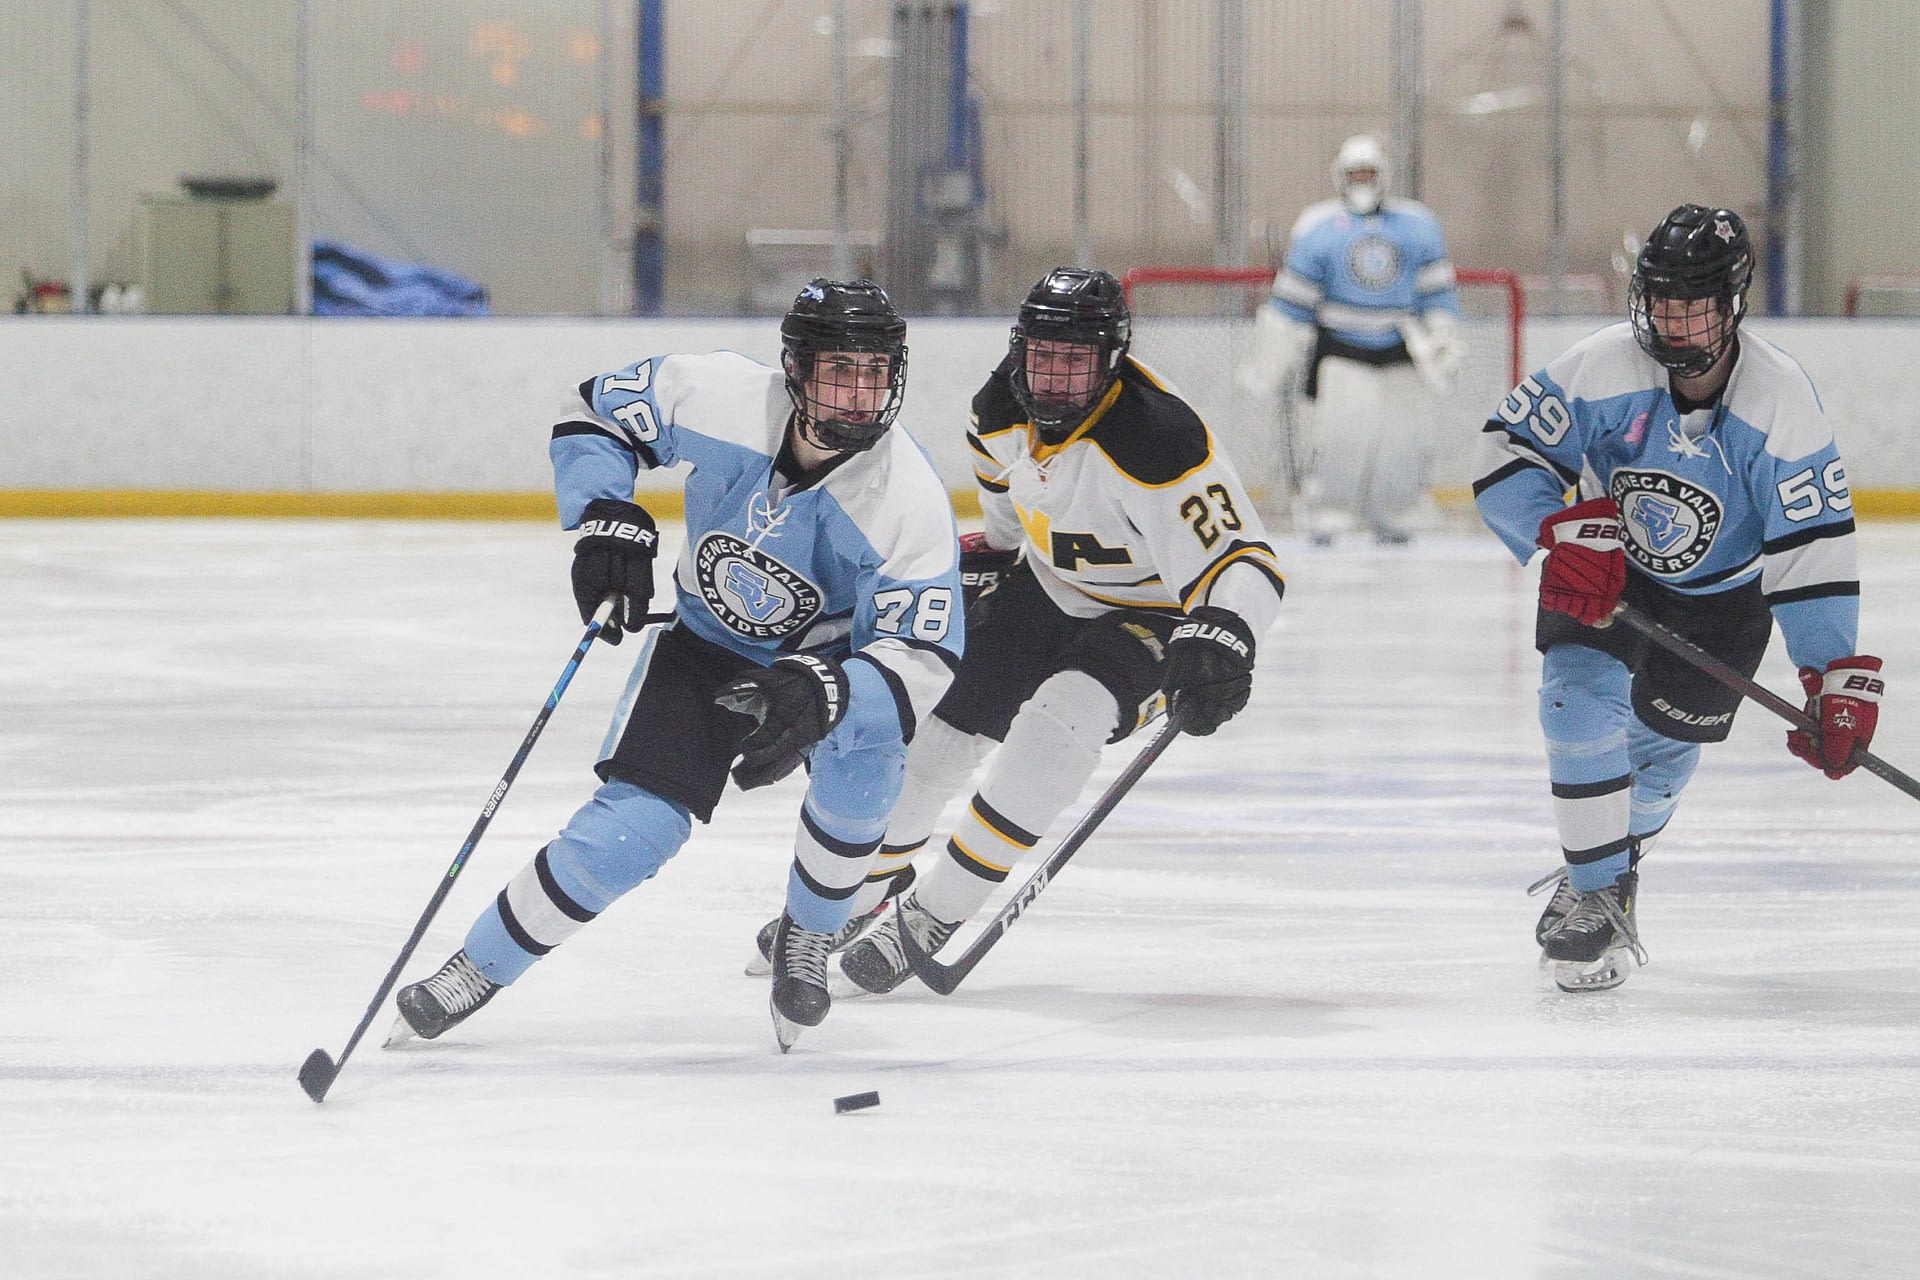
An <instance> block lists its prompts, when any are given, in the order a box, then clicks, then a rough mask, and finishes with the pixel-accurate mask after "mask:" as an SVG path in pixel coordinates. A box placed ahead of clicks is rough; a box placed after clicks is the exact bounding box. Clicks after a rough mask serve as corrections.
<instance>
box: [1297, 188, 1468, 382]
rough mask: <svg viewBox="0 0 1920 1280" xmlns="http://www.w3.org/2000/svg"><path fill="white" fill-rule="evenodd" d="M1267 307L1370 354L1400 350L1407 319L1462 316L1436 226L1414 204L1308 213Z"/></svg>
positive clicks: (1326, 203)
mask: <svg viewBox="0 0 1920 1280" xmlns="http://www.w3.org/2000/svg"><path fill="white" fill-rule="evenodd" d="M1272 305H1273V306H1274V307H1275V308H1277V309H1278V310H1279V311H1280V313H1281V314H1282V315H1284V316H1286V317H1287V318H1288V319H1290V320H1298V321H1302V322H1304V323H1307V324H1318V325H1319V326H1321V327H1322V328H1325V329H1328V330H1331V331H1332V333H1333V336H1334V337H1335V338H1337V339H1339V340H1340V341H1342V342H1345V343H1348V344H1350V345H1352V346H1356V347H1361V348H1364V349H1366V350H1369V351H1380V350H1384V349H1385V348H1387V347H1391V346H1393V345H1394V344H1395V343H1397V342H1399V341H1400V323H1401V321H1403V320H1406V319H1408V318H1410V317H1413V316H1423V315H1425V314H1426V313H1427V312H1429V311H1432V310H1436V309H1437V310H1441V311H1447V312H1451V313H1453V314H1454V315H1458V314H1459V313H1460V298H1459V295H1458V294H1457V293H1456V292H1455V291H1454V287H1453V263H1452V262H1450V261H1449V260H1448V258H1447V242H1446V238H1445V237H1444V236H1443V235H1442V234H1441V233H1440V221H1439V219H1437V218H1435V217H1434V216H1433V213H1432V211H1431V210H1429V209H1428V208H1427V207H1426V206H1425V205H1423V204H1421V203H1420V202H1419V201H1417V200H1388V201H1387V202H1386V203H1385V204H1383V205H1382V206H1381V207H1380V210H1379V211H1378V212H1377V213H1370V214H1357V213H1354V212H1353V211H1352V210H1350V209H1348V208H1347V206H1346V205H1345V204H1343V203H1341V202H1340V201H1339V200H1323V201H1321V202H1320V203H1319V204H1315V205H1309V206H1308V207H1307V209H1306V210H1305V212H1303V213H1302V214H1301V215H1300V217H1299V219H1298V220H1297V221H1296V222H1295V223H1294V224H1293V234H1292V236H1291V238H1290V239H1289V240H1288V242H1287V262H1286V265H1285V266H1284V267H1282V268H1281V270H1280V273H1279V274H1278V275H1276V276H1275V277H1274V278H1273V298H1272Z"/></svg>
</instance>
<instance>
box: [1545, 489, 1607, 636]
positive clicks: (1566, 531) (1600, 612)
mask: <svg viewBox="0 0 1920 1280" xmlns="http://www.w3.org/2000/svg"><path fill="white" fill-rule="evenodd" d="M1625 538H1626V530H1625V529H1624V528H1623V527H1622V526H1621V524H1620V508H1619V506H1618V505H1617V504H1616V503H1615V502H1614V500H1613V499H1612V498H1589V499H1588V500H1587V501H1585V502H1576V503H1575V504H1574V505H1572V506H1571V507H1568V508H1567V509H1566V510H1564V511H1556V512H1554V513H1553V514H1552V515H1550V516H1548V517H1547V518H1546V519H1545V520H1542V521H1541V522H1540V536H1539V537H1538V538H1536V539H1534V542H1535V543H1536V545H1538V546H1542V547H1545V548H1546V551H1547V562H1546V564H1544V565H1542V566H1541V568H1540V604H1541V607H1543V608H1547V609H1551V610H1553V611H1554V612H1555V613H1564V614H1567V615H1568V616H1570V617H1572V618H1573V619H1574V620H1575V621H1577V622H1579V623H1580V624H1581V625H1582V626H1587V627H1597V626H1599V625H1601V624H1602V623H1604V622H1605V621H1606V620H1607V619H1608V618H1609V617H1610V616H1611V615H1612V613H1613V609H1614V606H1615V605H1617V604H1619V603H1620V592H1621V591H1622V590H1624V589H1625V588H1626V585H1627V554H1626V552H1625V551H1624V550H1622V545H1623V543H1624V541H1625Z"/></svg>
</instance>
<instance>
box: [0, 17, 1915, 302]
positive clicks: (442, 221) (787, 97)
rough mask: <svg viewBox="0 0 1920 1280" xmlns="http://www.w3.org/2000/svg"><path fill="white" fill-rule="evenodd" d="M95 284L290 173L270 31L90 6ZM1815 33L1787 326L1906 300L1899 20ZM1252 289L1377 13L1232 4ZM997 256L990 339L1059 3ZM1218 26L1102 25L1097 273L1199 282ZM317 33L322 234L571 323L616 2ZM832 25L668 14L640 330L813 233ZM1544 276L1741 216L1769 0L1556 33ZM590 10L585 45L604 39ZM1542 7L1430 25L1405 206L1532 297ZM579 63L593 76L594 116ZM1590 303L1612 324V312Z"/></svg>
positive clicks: (64, 266) (1060, 176) (588, 226)
mask: <svg viewBox="0 0 1920 1280" xmlns="http://www.w3.org/2000/svg"><path fill="white" fill-rule="evenodd" d="M75 3H76V0H37V2H36V3H33V4H17V5H8V6H5V7H4V8H3V9H0V104H3V105H4V106H5V108H6V111H7V118H8V120H9V122H10V126H11V127H10V133H9V139H8V146H7V147H6V148H5V149H4V151H0V270H6V271H11V272H18V271H20V270H23V269H24V270H26V271H29V272H32V273H34V274H36V275H40V276H54V277H64V276H65V275H66V273H67V270H68V265H69V260H70V236H69V225H68V223H69V217H68V206H69V191H68V180H69V171H70V163H69V158H70V156H71V154H72V151H73V137H72V128H71V99H72V31H73V12H74V7H75ZM90 3H91V12H92V23H91V27H92V48H93V76H92V99H93V101H92V108H93V116H92V121H93V123H92V127H91V129H90V130H89V141H90V148H91V166H90V172H91V175H92V199H91V203H90V210H89V217H88V228H89V240H90V244H91V250H92V256H93V260H94V261H93V267H92V271H91V277H92V279H93V280H94V281H95V282H96V283H97V282H100V281H105V280H111V279H116V278H126V277H129V276H131V275H132V274H133V273H135V272H136V271H137V265H138V264H137V261H136V250H137V244H136V241H135V236H134V226H135V219H134V210H135V207H136V204H137V197H138V196H139V195H140V194H141V193H143V192H157V191H168V190H172V189H173V187H174V183H175V180H176V179H177V178H178V177H179V176H180V175H182V174H185V173H193V172H252V173H264V174H266V175H268V176H273V177H277V178H280V179H281V180H282V181H285V180H286V179H287V178H288V177H289V176H290V173H291V169H292V162H291V155H292V138H293V132H292V119H293V113H294V91H293V66H294V36H293V30H294V16H295V14H296V12H297V7H296V5H295V4H294V3H293V2H292V0H245V2H242V0H90ZM1803 3H1804V5H1805V7H1806V8H1807V9H1808V10H1809V12H1810V14H1812V16H1813V17H1814V18H1815V19H1816V20H1817V21H1818V22H1820V23H1824V24H1825V26H1824V27H1823V30H1826V31H1827V32H1828V33H1829V44H1828V48H1827V53H1826V54H1825V56H1824V60H1823V61H1821V62H1820V63H1819V65H1818V66H1817V67H1816V68H1814V75H1815V76H1816V78H1819V77H1824V78H1825V83H1826V84H1827V86H1828V88H1827V91H1826V93H1827V97H1826V102H1825V108H1824V111H1823V112H1816V113H1815V118H1816V119H1817V120H1820V121H1825V122H1826V128H1825V131H1824V132H1822V133H1821V135H1820V137H1819V139H1817V141H1821V142H1823V143H1826V144H1829V145H1830V146H1831V154H1829V155H1827V156H1825V157H1823V158H1822V160H1823V163H1824V165H1825V169H1824V170H1822V172H1825V173H1826V174H1827V175H1828V180H1827V182H1826V184H1825V186H1824V187H1823V188H1821V189H1820V190H1818V191H1814V192H1812V193H1810V194H1811V195H1813V196H1814V197H1815V201H1814V203H1813V204H1812V205H1810V210H1809V211H1810V214H1813V215H1816V217H1817V218H1820V219H1824V222H1822V223H1821V224H1820V226H1819V227H1818V228H1816V234H1815V235H1814V237H1813V239H1812V240H1811V241H1810V244H1809V251H1810V262H1811V264H1812V266H1813V268H1814V270H1815V272H1816V277H1817V278H1814V279H1812V280H1810V288H1809V290H1808V298H1809V302H1810V303H1812V304H1814V305H1824V306H1826V307H1827V308H1829V309H1831V308H1833V307H1836V306H1837V305H1838V298H1839V292H1840V290H1841V288H1843V286H1844V281H1845V278H1846V277H1847V276H1848V275H1849V274H1852V273H1856V272H1859V271H1867V270H1874V271H1898V270H1907V271H1913V270H1920V254H1916V251H1915V249H1914V247H1913V246H1914V238H1913V237H1912V236H1910V235H1905V234H1904V233H1902V234H1899V235H1893V236H1889V235H1888V234H1887V233H1886V232H1885V231H1884V230H1883V222H1882V218H1881V214H1882V211H1885V210H1904V209H1906V208H1908V207H1911V205H1912V203H1913V201H1912V196H1913V194H1914V187H1915V186H1916V174H1920V141H1916V138H1915V136H1914V132H1913V130H1912V128H1911V125H1910V122H1911V121H1912V120H1913V119H1914V118H1915V110H1914V108H1915V106H1916V105H1920V104H1916V102H1915V95H1916V92H1917V91H1916V89H1915V88H1914V86H1915V83H1916V79H1917V77H1916V75H1915V71H1916V67H1915V53H1914V50H1915V48H1916V46H1917V45H1920V11H1916V10H1915V8H1914V7H1913V6H1912V5H1911V4H1907V3H1903V2H1899V0H1878V2H1875V3H1864V2H1863V3H1855V4H1845V5H1841V4H1833V3H1830V0H1803ZM893 7H894V6H893V4H892V3H891V2H890V0H848V4H847V8H848V11H849V14H850V25H851V27H852V35H853V39H852V48H853V67H852V99H853V104H854V109H855V116H856V119H855V127H854V130H853V164H852V170H851V194H852V199H853V207H854V217H853V224H854V227H855V229H856V230H863V229H864V230H868V231H875V232H877V231H878V230H879V229H880V228H881V226H882V224H883V223H884V196H885V184H886V182H887V180H888V177H889V175H888V174H887V173H886V171H885V170H886V160H885V158H886V154H887V150H886V121H887V93H888V79H889V69H890V57H889V55H890V53H891V45H890V34H891V26H892V18H893ZM1239 7H1240V8H1241V9H1242V10H1243V12H1244V13H1245V23H1246V34H1245V40H1244V44H1245V51H1246V63H1247V80H1246V94H1247V114H1248V146H1247V169H1246V172H1245V175H1244V184H1245V193H1246V209H1247V212H1248V215H1249V225H1248V227H1247V233H1248V236H1249V241H1248V256H1249V257H1250V258H1251V259H1252V260H1254V261H1261V260H1263V259H1264V258H1265V256H1266V253H1267V245H1266V235H1265V233H1266V232H1267V231H1268V229H1269V228H1271V229H1272V232H1273V235H1274V237H1275V238H1276V239H1277V238H1280V237H1283V236H1284V232H1285V228H1286V227H1287V225H1289V224H1290V223H1291V221H1292V219H1293V217H1294V216H1295V215H1296V214H1297V213H1298V211H1299V210H1300V209H1301V208H1302V207H1303V206H1304V205H1306V204H1307V203H1309V202H1311V201H1313V200H1316V199H1320V198H1323V197H1324V196H1326V195H1327V194H1329V186H1328V179H1327V164H1328V161H1329V159H1330V157H1331V155H1332V153H1333V151H1334V149H1335V148H1336V147H1337V145H1338V144H1339V142H1340V140H1341V139H1342V138H1343V137H1345V136H1346V135H1347V134H1349V133H1351V132H1354V131H1357V130H1360V129H1375V130H1384V129H1385V128H1386V127H1387V125H1388V124H1389V122H1390V119H1391V110H1392V99H1393V86H1392V84H1391V82H1390V75H1391V67H1392V50H1391V47H1390V38H1389V33H1390V29H1391V19H1392V13H1393V5H1392V3H1390V0H1352V2H1347V3H1329V2H1327V0H1311V2H1309V0H1242V3H1241V4H1240V6H1239ZM969 8H970V13H971V27H970V35H971V42H972V66H973V70H974V86H973V88H974V93H975V95H976V101H977V105H978V108H979V112H980V119H981V125H982V129H983V135H984V160H985V177H986V186H987V198H986V203H985V207H984V209H983V211H982V212H983V213H984V215H985V217H986V219H987V221H988V225H989V227H990V228H991V230H992V231H993V232H994V233H995V235H994V239H993V243H992V245H991V247H990V249H989V252H988V257H987V262H988V266H987V272H986V276H987V288H986V290H985V292H986V295H987V299H988V304H989V306H993V305H995V304H996V303H998V304H1001V305H1010V304H1011V300H1012V299H1014V298H1016V297H1017V296H1018V295H1019V293H1020V292H1021V291H1022V290H1023V289H1024V288H1025V286H1026V284H1027V283H1029V282H1030V281H1031V279H1032V278H1033V277H1034V276H1036V275H1037V274H1038V273H1039V271H1040V270H1041V269H1043V268H1044V267H1045V266H1047V265H1049V264H1051V263H1053V262H1056V261H1062V260H1066V259H1067V258H1070V257H1071V255H1072V252H1073V246H1074V232H1075V228H1074V224H1073V211H1072V200H1071V179H1072V163H1073V145H1072V144H1073V120H1072V110H1071V103H1072V80H1071V65H1072V15H1073V0H973V2H972V3H971V5H970V6H969ZM1218 8H1219V6H1218V5H1217V4H1216V3H1215V2H1214V0H1095V3H1094V6H1093V9H1094V16H1095V22H1094V32H1093V41H1094V46H1093V65H1092V74H1091V78H1090V89H1091V103H1092V122H1091V143H1092V147H1091V154H1092V166H1091V175H1090V177H1091V189H1092V209H1093V214H1092V223H1093V225H1092V231H1093V243H1094V246H1095V250H1096V254H1097V256H1098V258H1099V259H1100V261H1102V262H1103V263H1105V264H1108V265H1111V266H1113V267H1114V268H1116V269H1124V268H1125V267H1128V266H1132V265H1136V264H1138V263H1142V262H1149V261H1157V262H1180V261H1185V262H1204V261H1210V260H1211V259H1212V257H1213V254H1214V228H1213V222H1212V201H1213V198H1214V189H1215V175H1216V155H1215V114H1214V102H1213V99H1214V90H1213V83H1214V74H1213V69H1212V66H1213V62H1212V60H1213V41H1214V25H1215V14H1216V11H1217V9H1218ZM311 9H312V13H313V19H314V21H313V60H312V66H313V75H314V85H315V94H314V119H315V129H316V143H317V150H316V161H317V167H316V171H315V174H314V178H315V183H314V195H315V215H316V216H315V223H314V231H315V233H316V234H320V235H325V236H333V237H339V238H344V239H347V240H349V241H353V242H355V243H359V244H362V245H363V246H364V247H366V248H368V249H371V250H373V251H375V252H379V253H386V254H394V255H398V256H403V257H418V258H424V259H426V260H430V261H433V262H436V263H439V264H441V265H444V266H448V267H451V268H453V269H455V270H459V271H462V272H464V273H466V274H469V275H473V276H476V277H478V278H480V279H481V280H482V281H483V282H485V283H486V284H487V285H488V287H489V288H490V289H491V290H492V292H493V295H494V299H495V303H496V306H497V307H498V309H500V310H502V311H506V312H518V313H531V312H542V311H560V312H590V311H592V310H593V309H594V308H595V306H596V300H597V298H598V296H599V295H598V290H599V285H600V275H601V270H602V267H601V260H602V253H601V244H600V240H601V237H602V231H603V227H602V222H601V218H600V215H599V212H598V210H599V202H600V199H601V192H602V189H603V186H602V184H603V178H602V166H601V154H600V147H601V139H600V128H601V121H600V117H599V115H598V102H599V100H600V94H601V93H602V92H603V91H604V92H605V94H606V95H607V97H608V98H609V99H610V100H611V101H612V102H614V103H615V104H619V105H617V106H616V108H615V110H614V113H613V116H612V120H611V122H610V136H609V143H610V146H611V151H612V157H613V164H612V167H611V169H610V170H609V171H608V174H607V177H606V178H605V184H606V189H608V190H610V192H611V194H612V195H613V197H614V205H615V208H616V211H617V217H616V220H615V225H614V226H612V227H611V228H608V229H607V233H608V235H609V236H610V237H611V239H612V240H613V241H614V242H615V243H616V246H617V247H624V246H625V245H626V243H627V237H628V236H629V235H630V232H631V225H630V222H631V210H632V190H633V184H634V177H633V169H632V132H633V122H632V111H631V107H630V105H629V104H631V102H632V98H633V83H634V74H633V63H634V57H633V42H634V33H633V26H634V5H633V4H632V3H631V2H630V0H612V2H610V3H601V2H600V0H540V2H539V3H534V2H533V0H492V2H490V3H483V2H481V0H385V2H381V3H375V2H374V0H324V2H316V3H313V4H312V6H311ZM832 9H833V5H832V3H831V0H699V2H698V3H695V2H694V0H669V3H668V5H667V31H668V38H667V72H666V83H667V102H666V112H667V121H668V129H667V174H666V186H667V197H666V223H665V234H666V237H667V245H668V264H669V274H668V282H667V294H668V297H667V303H668V308H669V310H677V311H705V312H723V311H731V310H734V309H736V308H738V307H739V306H741V305H742V304H743V301H744V300H745V299H746V298H747V297H748V294H749V292H750V289H751V278H750V271H749V267H750V263H749V255H748V250H747V233H748V231H749V230H750V229H753V228H756V227H758V228H796V229H814V230H824V229H826V228H829V227H831V226H832V216H833V207H832V189H831V188H832V163H831V157H832V152H831V142H830V138H829V133H828V130H829V126H830V124H831V110H832V108H831V104H832V80H831V67H830V65H829V59H830V54H831V50H832V44H833V42H832V38H831V26H830V19H829V16H828V15H830V13H831V12H832ZM1566 11H1567V15H1568V21H1569V32H1568V48H1569V53H1570V57H1569V63H1568V74H1567V93H1568V121H1569V128H1568V146H1567V152H1566V172H1567V191H1568V206H1569V251H1570V260H1569V264H1568V266H1569V269H1570V270H1571V271H1573V272H1576V273H1583V274H1590V275H1595V276H1599V277H1602V278H1603V279H1606V278H1608V277H1611V276H1612V273H1613V272H1614V270H1615V257H1616V253H1617V251H1619V250H1620V249H1621V246H1622V243H1623V240H1624V239H1625V238H1626V237H1628V236H1629V235H1632V234H1636V233H1640V232H1644V231H1645V230H1646V229H1647V227H1649V226H1650V225H1651V224H1652V222H1653V221H1655V220H1656V219H1657V218H1658V216H1659V215H1660V214H1661V213H1662V212H1664V211H1665V210H1666V209H1667V208H1668V207H1670V206H1671V205H1672V204H1674V203H1676V202H1678V201H1680V200H1683V199H1712V200H1716V201H1719V202H1722V203H1727V204H1731V205H1733V206H1734V207H1736V208H1740V209H1742V210H1743V211H1745V212H1749V213H1751V214H1753V215H1754V219H1755V222H1756V230H1758V229H1759V227H1758V222H1759V219H1760V217H1761V216H1762V214H1763V213H1764V201H1765V190H1766V171H1765V134H1766V122H1767V111H1768V107H1767V96H1766V95H1767V56H1768V47H1767V33H1768V16H1769V5H1768V3H1767V0H1688V2H1687V3H1685V4H1682V3H1680V0H1607V2H1605V3H1601V2H1598V0H1595V2H1590V3H1572V4H1569V5H1567V7H1566ZM603 14H604V15H605V19H604V30H603V29H602V27H603ZM1547 14H1548V6H1547V4H1546V3H1545V2H1544V0H1450V2H1449V3H1445V4H1440V3H1432V2H1429V3H1428V4H1426V6H1425V9H1424V30H1425V49H1426V57H1425V68H1426V81H1427V83H1426V103H1427V114H1426V127H1425V131H1424V143H1425V151H1424V156H1425V163H1424V177H1425V189H1424V191H1423V193H1422V194H1423V195H1424V197H1425V198H1426V200H1427V201H1428V203H1429V204H1431V205H1433V206H1434V208H1435V209H1436V210H1437V211H1438V212H1439V213H1440V214H1441V216H1442V218H1443V220H1444V221H1445V222H1446V224H1447V227H1448V230H1449V232H1450V235H1451V237H1452V240H1453V243H1454V256H1455V257H1456V259H1457V260H1459V261H1461V262H1463V263H1468V264H1477V265H1507V266H1512V267H1515V268H1517V269H1519V270H1521V271H1524V272H1530V273H1537V272H1540V271H1543V270H1544V269H1545V267H1546V241H1547V230H1548V226H1547V218H1548V177H1547V159H1548V157H1547V151H1546V145H1547V144H1546V138H1547V127H1546V120H1547V115H1546V104H1545V85H1546V71H1547V56H1548V55H1547V50H1548V44H1547V31H1546V22H1547ZM603 41H604V42H605V49H606V52H607V53H609V54H610V55H611V57H610V59H609V61H610V65H611V68H612V75H611V76H610V77H609V78H608V80H607V82H606V83H605V84H604V86H603V85H602V83H601V79H600V71H599V58H600V54H601V51H602V45H601V42H603ZM1617 297H1618V294H1617V290H1616V291H1615V294H1614V300H1616V301H1617Z"/></svg>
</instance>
